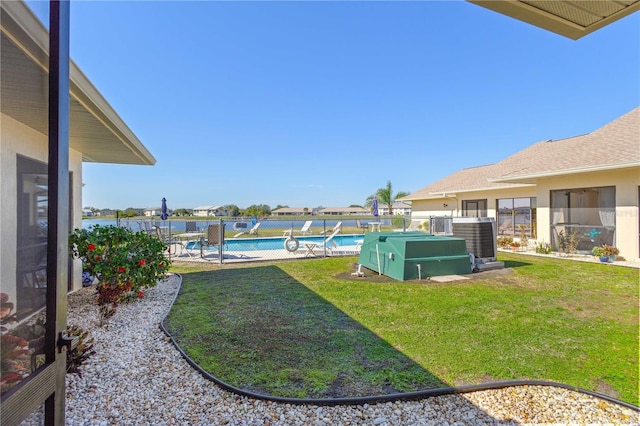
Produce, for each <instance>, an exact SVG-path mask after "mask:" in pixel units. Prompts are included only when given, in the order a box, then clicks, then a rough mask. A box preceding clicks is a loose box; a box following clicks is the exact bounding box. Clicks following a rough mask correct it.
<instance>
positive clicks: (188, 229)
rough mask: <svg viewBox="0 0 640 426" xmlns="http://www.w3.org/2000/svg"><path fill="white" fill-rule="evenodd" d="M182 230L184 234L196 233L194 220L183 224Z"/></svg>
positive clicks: (196, 227) (196, 228)
mask: <svg viewBox="0 0 640 426" xmlns="http://www.w3.org/2000/svg"><path fill="white" fill-rule="evenodd" d="M184 230H185V232H187V233H188V232H198V226H197V224H196V221H195V220H190V221H187V222H185V224H184Z"/></svg>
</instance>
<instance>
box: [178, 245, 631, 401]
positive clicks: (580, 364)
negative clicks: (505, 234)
mask: <svg viewBox="0 0 640 426" xmlns="http://www.w3.org/2000/svg"><path fill="white" fill-rule="evenodd" d="M500 260H503V261H504V262H505V263H506V266H507V267H508V268H510V270H509V271H504V272H508V273H506V274H491V275H492V277H491V278H488V277H487V278H483V274H474V275H472V276H471V277H472V278H473V279H471V280H467V281H456V282H449V283H435V282H430V281H407V282H398V281H394V280H391V279H388V278H386V277H377V276H373V277H371V278H367V277H365V278H353V277H351V276H350V272H352V271H353V270H354V269H355V268H354V262H356V261H357V259H356V258H329V259H311V260H301V261H295V262H281V263H269V264H259V265H241V266H238V265H234V266H231V265H225V266H223V267H217V268H216V269H213V270H206V271H201V270H197V269H194V268H193V267H189V268H187V267H186V266H185V267H183V269H179V268H178V267H176V268H174V270H175V271H177V272H180V273H182V274H183V278H184V281H183V288H182V291H181V294H180V296H179V297H178V299H177V300H176V303H175V305H174V307H173V308H172V309H171V312H170V313H169V316H168V318H167V322H166V324H167V327H168V329H169V331H170V332H171V333H172V334H173V336H174V337H175V338H176V340H177V342H178V343H179V344H180V346H181V347H182V348H183V349H184V350H185V351H186V352H187V353H188V354H189V356H190V357H191V358H192V359H194V361H196V362H198V363H199V364H200V365H201V366H202V367H203V368H204V369H205V370H207V371H209V372H210V373H211V374H213V375H214V376H216V377H217V378H219V379H220V380H222V381H224V382H226V383H228V384H230V385H232V386H235V387H238V388H242V389H247V390H251V391H254V392H258V393H263V394H269V395H275V396H288V397H308V398H325V397H354V396H364V395H368V394H386V393H393V392H405V391H416V390H423V389H427V388H433V387H443V386H450V385H462V384H472V383H484V382H488V381H494V380H512V379H535V380H551V381H556V382H562V383H566V384H569V385H573V386H578V387H582V388H585V389H589V390H594V391H597V392H601V393H604V394H608V395H611V396H613V397H616V398H619V399H621V400H623V401H626V402H630V403H632V404H635V405H638V305H639V300H638V299H639V297H638V294H639V293H638V292H639V274H638V272H639V271H638V269H632V268H623V267H616V266H612V265H603V264H597V263H593V264H591V263H584V262H577V261H571V260H566V259H556V258H547V257H534V256H525V255H518V254H508V253H504V254H503V253H501V255H500ZM485 275H489V274H485Z"/></svg>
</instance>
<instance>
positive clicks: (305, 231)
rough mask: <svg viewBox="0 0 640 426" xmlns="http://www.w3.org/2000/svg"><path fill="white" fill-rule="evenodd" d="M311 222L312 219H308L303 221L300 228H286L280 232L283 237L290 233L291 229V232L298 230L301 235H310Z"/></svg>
mask: <svg viewBox="0 0 640 426" xmlns="http://www.w3.org/2000/svg"><path fill="white" fill-rule="evenodd" d="M312 223H313V221H312V220H308V221H306V222H305V223H304V225H302V228H300V229H299V230H297V229H293V228H291V229H287V230H285V231H284V233H283V234H282V236H283V237H286V236H287V235H291V231H292V230H293V232H294V233H295V232H299V233H300V234H301V235H310V234H311V233H312V232H311V230H310V229H309V228H311V224H312Z"/></svg>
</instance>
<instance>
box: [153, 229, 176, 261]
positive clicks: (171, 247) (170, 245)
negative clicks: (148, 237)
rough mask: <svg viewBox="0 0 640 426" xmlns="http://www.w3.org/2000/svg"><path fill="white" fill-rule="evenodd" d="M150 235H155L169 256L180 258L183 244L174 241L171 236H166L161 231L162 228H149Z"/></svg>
mask: <svg viewBox="0 0 640 426" xmlns="http://www.w3.org/2000/svg"><path fill="white" fill-rule="evenodd" d="M151 233H152V234H155V235H156V237H158V239H159V240H160V241H162V242H163V243H164V244H165V245H166V246H167V251H168V252H169V254H173V255H176V256H180V255H181V254H182V251H183V250H184V244H183V242H182V241H180V240H176V239H174V238H173V236H172V235H171V234H167V233H166V232H164V231H163V230H162V227H160V226H157V225H153V226H151Z"/></svg>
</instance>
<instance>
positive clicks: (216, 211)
mask: <svg viewBox="0 0 640 426" xmlns="http://www.w3.org/2000/svg"><path fill="white" fill-rule="evenodd" d="M193 215H194V216H226V215H227V211H226V210H225V209H224V207H223V206H200V207H195V208H194V209H193Z"/></svg>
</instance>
